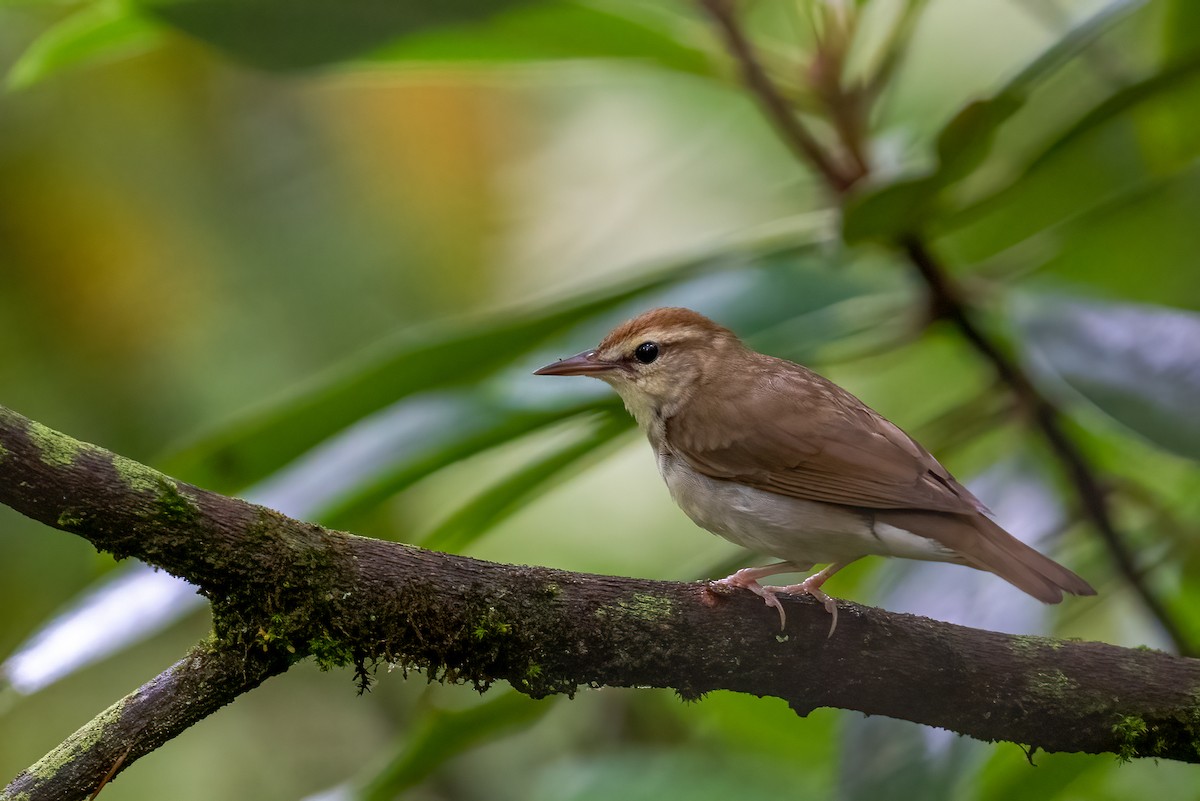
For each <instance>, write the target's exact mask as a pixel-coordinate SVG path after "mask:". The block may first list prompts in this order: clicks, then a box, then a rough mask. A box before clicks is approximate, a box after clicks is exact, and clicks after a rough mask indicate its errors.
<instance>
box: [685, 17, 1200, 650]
mask: <svg viewBox="0 0 1200 801" xmlns="http://www.w3.org/2000/svg"><path fill="white" fill-rule="evenodd" d="M700 5H701V6H702V7H703V8H704V9H705V10H706V11H707V12H708V13H709V15H710V16H711V17H712V18H713V20H714V21H715V22H716V25H717V28H718V30H719V31H720V33H721V36H722V38H723V39H724V40H725V43H726V47H727V48H728V50H729V52H730V54H731V55H732V56H733V57H734V58H735V59H736V60H737V62H738V63H739V64H740V65H741V69H742V77H743V80H744V82H745V84H746V87H747V88H748V89H749V90H750V92H751V93H752V94H753V95H754V96H755V97H756V98H757V99H758V101H759V104H760V105H761V106H762V107H763V109H764V110H765V112H766V114H767V117H768V119H770V120H771V121H772V122H773V123H774V125H775V128H776V131H777V132H778V134H779V136H780V138H781V139H782V140H783V141H784V142H785V143H786V144H787V145H788V147H789V148H790V149H791V150H792V152H793V153H794V154H795V155H796V156H797V157H798V158H800V159H801V160H802V161H806V162H808V163H809V164H810V165H811V166H812V167H813V168H814V169H816V170H817V172H818V173H820V174H821V175H822V176H823V178H824V179H825V182H826V183H827V184H828V185H829V188H830V189H832V190H833V191H834V193H835V194H836V195H838V196H839V197H842V196H844V195H845V194H846V192H847V191H849V189H850V188H851V187H853V185H854V184H855V182H856V181H857V179H858V178H859V177H861V176H859V175H855V176H845V175H843V174H842V172H841V171H840V170H839V169H838V168H837V167H836V166H835V164H834V162H833V160H832V159H831V158H830V156H829V154H828V153H827V152H826V151H825V150H824V149H823V148H822V147H821V145H820V143H819V142H817V141H816V139H815V138H814V137H813V136H812V135H811V134H810V133H809V132H808V131H807V129H805V128H804V126H803V125H802V124H801V123H800V121H799V120H798V119H797V118H796V116H795V113H794V112H793V111H792V109H791V108H790V107H789V106H788V103H787V101H786V100H785V99H784V97H783V95H782V94H781V93H780V92H779V90H778V89H777V88H776V87H775V85H774V84H773V83H772V82H771V79H770V77H769V76H768V75H767V74H766V71H765V70H764V69H763V68H762V66H761V64H759V62H758V60H757V59H756V58H755V56H754V51H753V48H752V46H751V44H750V42H749V40H748V39H747V38H746V35H745V33H744V31H743V30H742V28H741V25H740V24H739V23H738V20H737V17H736V15H735V13H734V11H733V8H732V3H731V2H730V0H700ZM896 244H897V246H898V247H899V248H900V249H901V251H903V253H904V254H905V256H906V257H907V258H908V260H909V261H910V262H911V263H912V265H913V266H914V267H915V268H916V270H917V272H918V273H919V274H920V276H921V279H922V280H923V281H924V283H925V286H926V289H927V291H928V292H929V297H930V307H931V309H932V311H933V313H934V316H935V317H938V318H944V319H946V320H949V321H950V322H951V323H952V324H953V325H954V326H955V327H956V328H957V329H958V331H959V333H961V334H962V335H963V337H964V338H965V339H966V340H967V341H968V342H969V343H970V344H971V346H972V347H974V348H975V350H976V351H978V352H979V354H980V355H981V356H983V357H984V358H985V359H986V360H987V361H988V362H989V363H990V364H991V365H992V367H993V368H994V369H995V371H996V374H997V375H998V376H999V377H1000V380H1001V381H1003V382H1004V383H1005V384H1006V385H1007V386H1008V388H1009V390H1010V391H1011V392H1012V393H1013V395H1014V396H1015V397H1016V398H1017V399H1018V401H1019V402H1020V403H1021V404H1022V405H1023V406H1024V407H1025V408H1026V409H1028V410H1029V412H1030V417H1031V419H1032V421H1033V424H1034V426H1035V427H1036V428H1037V429H1038V431H1040V432H1041V434H1042V436H1043V437H1044V438H1045V440H1046V442H1047V443H1048V444H1049V446H1050V449H1051V451H1052V452H1053V453H1054V455H1055V457H1056V458H1057V459H1058V461H1059V462H1060V463H1061V464H1062V466H1063V469H1064V470H1065V472H1066V474H1067V479H1068V480H1069V481H1070V483H1071V486H1072V487H1073V488H1074V490H1075V494H1076V496H1077V497H1078V499H1079V503H1080V506H1081V507H1082V509H1083V512H1084V514H1085V515H1086V516H1087V518H1088V519H1089V520H1090V521H1091V522H1092V524H1093V525H1094V526H1095V527H1096V530H1097V531H1099V532H1100V538H1101V541H1102V542H1103V543H1104V545H1105V548H1106V549H1107V550H1108V552H1109V556H1110V558H1111V559H1112V561H1113V562H1114V563H1115V564H1116V566H1117V570H1118V571H1119V572H1120V574H1121V575H1122V576H1123V577H1124V578H1125V580H1126V581H1128V582H1129V584H1130V586H1132V587H1133V589H1134V591H1135V592H1136V593H1137V595H1138V597H1139V598H1140V599H1141V600H1142V603H1143V605H1144V606H1145V607H1146V610H1147V611H1148V612H1149V613H1150V615H1151V616H1152V617H1154V619H1155V620H1156V621H1157V622H1158V624H1159V626H1161V628H1162V630H1163V632H1164V633H1165V634H1166V636H1167V638H1168V639H1170V640H1171V643H1172V645H1173V646H1174V647H1175V649H1176V650H1177V651H1178V652H1179V653H1180V654H1184V655H1187V656H1197V655H1200V649H1198V648H1197V647H1196V645H1195V644H1193V643H1192V642H1191V641H1190V639H1189V638H1188V636H1187V635H1186V634H1185V633H1184V629H1183V626H1182V625H1180V623H1179V621H1177V620H1176V619H1175V617H1174V616H1173V615H1172V614H1171V612H1170V610H1168V609H1167V607H1166V605H1165V604H1163V602H1162V601H1161V600H1160V599H1159V598H1158V597H1157V596H1156V595H1155V594H1154V592H1153V591H1152V590H1151V589H1150V586H1149V584H1148V583H1147V582H1146V578H1145V576H1144V575H1143V573H1142V571H1141V570H1140V569H1139V568H1138V566H1137V560H1136V559H1135V558H1134V556H1133V554H1132V552H1131V551H1130V550H1129V546H1127V545H1126V544H1125V541H1124V539H1123V537H1122V536H1121V534H1120V532H1119V531H1118V530H1117V527H1116V525H1115V524H1114V523H1113V519H1112V515H1111V514H1110V512H1109V509H1108V502H1107V499H1106V498H1105V493H1104V492H1103V490H1102V489H1101V487H1100V482H1099V481H1098V480H1097V478H1096V475H1095V471H1094V469H1093V468H1092V466H1091V465H1090V464H1089V463H1088V460H1087V459H1086V458H1085V457H1084V455H1083V453H1082V452H1081V451H1080V450H1079V448H1078V447H1077V446H1076V445H1075V443H1074V442H1073V441H1072V440H1071V438H1070V437H1069V436H1068V435H1067V433H1066V432H1065V431H1064V430H1063V428H1062V425H1061V423H1060V422H1059V421H1060V414H1059V412H1058V410H1057V409H1056V408H1055V406H1054V405H1053V404H1052V403H1050V402H1049V401H1048V400H1046V399H1045V398H1044V397H1042V395H1041V393H1039V392H1038V391H1037V389H1036V388H1035V387H1034V385H1033V382H1031V381H1030V380H1029V378H1028V377H1027V376H1026V375H1025V373H1024V371H1023V370H1022V369H1021V368H1020V366H1018V365H1017V364H1016V362H1013V361H1010V360H1009V359H1008V357H1007V356H1005V355H1004V352H1003V351H1002V350H1001V348H1000V347H999V346H998V345H997V344H996V343H995V342H993V341H992V340H991V339H989V338H988V337H987V336H986V335H985V334H984V333H983V331H982V330H981V329H980V328H979V327H978V326H976V325H975V323H974V321H973V319H972V312H971V308H970V304H969V303H968V301H967V300H966V298H965V297H964V295H963V292H962V290H961V289H960V288H959V286H958V284H957V283H956V282H955V281H954V279H953V278H952V277H951V276H950V274H949V272H948V271H947V270H946V269H945V268H943V267H942V266H941V265H940V264H939V263H938V261H937V259H936V258H935V257H934V255H933V254H932V252H931V251H930V250H929V247H928V245H927V244H926V242H925V240H924V239H923V238H922V237H921V236H919V235H918V234H916V233H910V234H908V235H905V236H903V237H900V238H899V239H898V241H897V242H896Z"/></svg>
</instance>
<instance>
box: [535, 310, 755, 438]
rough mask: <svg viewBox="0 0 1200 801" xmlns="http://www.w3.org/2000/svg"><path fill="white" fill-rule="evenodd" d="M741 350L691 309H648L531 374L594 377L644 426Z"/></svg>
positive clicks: (734, 339) (668, 412) (685, 397)
mask: <svg viewBox="0 0 1200 801" xmlns="http://www.w3.org/2000/svg"><path fill="white" fill-rule="evenodd" d="M742 349H743V348H742V344H741V343H740V342H739V341H738V338H737V337H736V336H735V335H734V333H733V332H732V331H730V330H729V329H727V328H723V327H721V326H719V325H717V324H716V323H714V322H713V321H712V320H710V319H708V318H707V317H705V316H704V315H702V314H698V313H697V312H694V311H692V310H691V309H682V308H662V309H651V310H650V311H648V312H645V313H643V314H641V315H639V316H637V317H635V318H633V319H632V320H629V321H628V322H625V323H622V324H621V325H619V326H617V327H616V328H614V329H613V330H612V331H610V332H609V333H608V336H606V337H604V339H603V340H602V341H601V342H600V344H599V345H598V346H597V347H596V348H594V349H593V350H586V351H584V352H583V353H580V354H577V355H575V356H572V357H570V358H569V359H563V360H561V361H557V362H554V363H553V364H548V365H546V366H545V367H543V368H542V369H540V370H537V371H536V372H535V373H534V374H535V375H586V376H591V377H593V378H599V379H600V380H601V381H605V382H607V383H608V384H610V385H611V386H612V387H613V389H615V390H616V391H617V392H618V394H620V396H621V398H622V400H624V401H625V406H626V407H627V408H628V409H629V411H630V412H631V413H632V414H633V416H634V417H635V418H637V421H638V423H639V424H640V425H641V426H642V427H643V428H647V427H648V426H649V425H650V424H651V423H652V422H653V420H654V419H655V418H657V419H658V420H661V419H663V418H664V417H670V416H671V415H672V414H673V413H674V412H675V411H677V410H678V409H679V407H681V406H682V405H683V404H685V403H687V401H688V399H689V398H691V397H692V395H693V394H694V393H695V392H696V391H697V390H698V389H699V388H700V387H702V386H703V385H704V384H705V383H706V382H708V381H710V380H712V379H713V377H714V376H717V375H719V374H720V373H721V372H722V369H723V367H725V366H727V365H728V364H729V363H730V360H732V359H736V358H737V355H738V353H739V352H740V351H741V350H742Z"/></svg>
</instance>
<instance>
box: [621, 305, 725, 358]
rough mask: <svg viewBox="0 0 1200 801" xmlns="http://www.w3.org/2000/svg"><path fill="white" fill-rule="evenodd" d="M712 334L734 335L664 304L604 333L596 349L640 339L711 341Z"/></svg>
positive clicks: (683, 309) (699, 315) (717, 337)
mask: <svg viewBox="0 0 1200 801" xmlns="http://www.w3.org/2000/svg"><path fill="white" fill-rule="evenodd" d="M714 338H716V339H725V338H729V339H734V340H736V339H737V337H736V335H735V334H734V333H733V332H732V331H730V330H729V329H728V328H725V327H723V326H720V325H717V324H716V323H714V322H713V321H712V320H710V319H708V318H707V317H705V316H704V315H703V314H700V313H699V312H694V311H692V310H691V309H685V308H682V307H680V306H666V307H663V308H659V309H651V310H650V311H647V312H643V313H642V314H639V315H638V316H637V317H634V318H633V319H632V320H629V321H627V322H624V323H622V324H621V325H619V326H617V327H616V328H614V329H613V330H612V331H610V332H609V334H608V336H606V337H604V340H603V341H602V342H601V343H600V347H599V348H598V350H599V351H600V352H601V353H606V352H609V351H611V350H614V349H621V348H622V347H623V346H626V345H629V344H631V343H633V344H636V343H637V342H643V341H650V342H664V341H669V342H671V343H674V344H678V343H682V342H687V341H689V340H695V341H698V342H710V341H712V340H713V339H714Z"/></svg>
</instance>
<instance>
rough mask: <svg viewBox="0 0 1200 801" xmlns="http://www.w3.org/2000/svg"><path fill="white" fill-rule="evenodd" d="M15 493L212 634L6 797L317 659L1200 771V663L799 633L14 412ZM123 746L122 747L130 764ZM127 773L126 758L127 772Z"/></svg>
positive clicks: (731, 595) (7, 467) (130, 749)
mask: <svg viewBox="0 0 1200 801" xmlns="http://www.w3.org/2000/svg"><path fill="white" fill-rule="evenodd" d="M0 502H3V503H5V504H7V505H9V506H11V507H12V508H13V509H16V510H17V511H19V512H21V513H23V514H25V515H27V516H29V517H31V518H33V519H35V520H39V521H41V522H43V523H46V524H47V525H49V526H52V527H54V528H58V529H62V530H64V531H69V532H71V533H73V534H76V535H78V536H81V537H84V538H86V539H87V540H89V541H90V542H91V543H93V544H94V545H95V546H96V547H97V548H99V549H101V550H104V551H108V552H110V553H113V554H115V555H117V556H118V557H130V556H132V557H136V558H139V559H142V560H144V561H146V562H148V563H150V564H152V565H155V566H156V567H159V568H162V569H164V570H167V571H168V572H170V573H172V574H174V575H176V576H179V577H181V578H184V579H186V580H188V581H190V582H192V583H193V584H195V585H196V586H197V587H198V588H199V590H200V592H201V593H202V594H204V595H205V596H206V597H208V598H209V600H210V602H211V603H212V606H213V617H214V629H215V632H214V639H213V641H212V642H209V643H203V644H201V645H199V646H197V648H196V650H195V651H193V653H192V654H190V655H189V656H188V657H187V658H185V659H184V660H183V661H181V662H180V663H178V664H176V665H174V666H173V667H171V668H170V669H169V670H167V671H166V672H165V673H163V674H162V675H161V676H159V677H158V678H157V679H155V680H154V681H152V682H151V683H150V684H147V685H146V686H145V687H143V688H141V689H140V690H138V691H137V692H135V693H133V694H132V695H131V696H129V697H128V698H126V699H125V700H124V701H122V702H119V703H118V704H117V705H115V706H114V707H112V708H110V709H109V710H108V711H107V712H105V713H102V714H101V715H100V716H99V717H98V718H96V719H95V720H94V721H92V723H90V724H88V725H87V726H85V727H84V729H81V730H80V732H79V733H77V734H76V735H74V736H73V737H72V738H71V739H69V740H68V741H67V742H65V743H64V744H63V745H62V746H60V747H59V748H58V749H56V750H55V752H53V753H52V754H51V755H49V756H48V757H47V758H46V759H43V760H42V761H41V762H39V763H38V764H37V765H35V766H33V767H32V768H30V769H28V770H27V771H25V772H23V773H22V774H21V775H20V776H18V777H17V778H16V779H15V780H14V781H13V783H12V784H10V785H9V787H8V788H7V789H6V790H5V792H4V794H3V795H0V799H10V798H11V799H15V798H23V799H29V800H30V801H32V799H43V798H44V799H75V798H81V797H84V796H85V795H86V793H87V792H88V791H90V790H91V789H95V788H96V787H97V786H99V785H100V784H101V783H102V782H103V781H104V780H105V777H106V776H107V775H108V774H109V773H110V772H113V773H115V772H119V770H122V769H124V768H126V767H128V766H129V765H130V764H132V763H133V762H134V761H135V760H136V759H137V757H139V756H141V755H143V754H145V753H148V752H149V751H151V750H153V749H154V748H156V747H158V746H159V745H161V744H162V743H164V742H166V741H167V740H169V739H170V738H171V737H173V736H175V735H176V734H178V733H179V732H181V731H183V730H184V729H185V728H187V726H189V725H191V724H192V723H195V722H196V721H197V720H200V719H202V718H203V717H205V716H206V715H208V714H211V713H212V712H213V711H215V710H216V709H218V708H219V707H220V706H222V705H223V704H225V703H228V702H229V701H230V700H232V699H233V698H234V697H236V696H237V695H238V694H240V693H242V692H246V691H248V690H250V689H252V688H253V687H254V686H257V684H258V683H260V682H261V681H262V680H264V679H265V678H267V677H268V676H270V675H273V674H275V673H278V672H281V671H283V670H286V668H287V667H288V665H290V664H291V663H293V662H295V661H296V660H299V659H302V658H305V657H308V656H312V657H314V658H316V659H317V660H318V662H319V663H321V664H322V665H323V666H326V667H330V666H337V665H353V666H355V669H356V671H357V672H358V676H359V678H360V681H363V682H365V681H367V680H368V677H369V675H370V673H371V671H372V670H373V668H374V666H376V665H378V664H380V663H383V664H388V665H392V664H395V665H400V666H403V667H404V668H405V669H419V670H423V671H426V672H427V673H428V674H429V675H430V676H431V677H435V678H437V679H439V680H443V681H447V680H448V681H454V682H470V683H471V684H473V685H474V686H475V687H477V688H478V689H480V690H481V691H482V690H484V689H486V688H487V687H488V686H489V685H490V684H491V683H492V682H494V681H497V680H504V681H507V682H509V683H510V684H511V685H512V686H513V687H514V688H516V689H517V690H519V691H521V692H523V693H526V694H528V695H530V696H532V697H535V698H541V697H544V696H547V695H550V694H553V693H566V694H568V695H570V694H573V693H574V692H575V690H576V689H577V688H578V687H580V686H592V687H599V686H618V687H669V688H673V689H675V690H676V691H677V692H678V693H679V695H680V696H681V697H683V698H686V699H693V698H698V697H700V696H701V695H703V694H704V693H706V692H709V691H710V690H719V689H723V690H733V691H735V692H744V693H750V694H753V695H757V696H775V697H778V698H782V699H784V700H785V701H787V702H788V704H790V705H791V707H792V708H793V709H795V710H796V712H797V713H798V714H801V715H804V714H807V713H808V712H809V711H811V710H813V709H815V708H817V707H822V706H830V707H841V708H843V709H853V710H857V711H860V712H864V713H867V714H872V715H888V716H890V717H896V718H902V719H905V720H910V721H914V722H917V723H924V724H927V725H931V726H940V727H943V728H946V729H950V730H951V731H955V732H959V733H961V734H965V735H968V736H971V737H974V738H977V739H982V740H989V741H994V740H1010V741H1013V742H1016V743H1020V744H1024V745H1029V746H1033V747H1036V748H1040V749H1042V750H1046V751H1084V752H1089V753H1102V752H1113V753H1117V754H1119V755H1121V756H1123V757H1130V756H1154V757H1158V758H1165V759H1176V760H1183V761H1187V762H1200V660H1195V659H1187V658H1182V657H1175V656H1171V655H1169V654H1165V653H1162V652H1158V651H1150V650H1139V649H1126V648H1118V647H1115V646H1112V645H1106V644H1103V643H1095V642H1072V641H1060V640H1053V639H1048V638H1041V637H1014V636H1010V635H1005V634H999V633H996V632H990V631H981V630H978V629H971V628H966V627H963V626H956V625H952V624H949V623H942V622H937V621H933V620H929V619H927V618H921V617H916V616H913V615H902V614H894V613H891V612H886V611H883V610H879V609H872V608H869V607H863V606H859V605H857V604H852V603H846V602H839V606H840V608H841V614H840V620H839V624H838V629H837V633H836V634H835V635H834V636H833V637H830V638H827V637H826V632H827V631H828V627H829V616H828V614H827V613H826V612H825V611H824V609H823V608H822V607H821V606H820V605H819V604H818V603H816V602H814V601H812V600H811V599H808V598H788V599H784V602H785V604H786V605H787V619H788V627H787V630H786V631H784V632H780V630H779V619H778V616H777V615H776V614H775V611H774V610H771V609H767V608H765V607H764V606H763V604H762V601H761V599H759V598H758V597H757V596H755V595H753V594H751V593H748V592H740V591H732V592H718V591H716V590H714V589H713V588H711V587H710V585H708V584H706V583H690V584H689V583H680V582H661V581H647V580H641V579H629V578H615V577H610V576H596V575H586V574H580V573H570V572H566V571H560V570H551V569H548V568H543V567H524V566H513V565H501V564H495V563H491V562H483V561H480V560H476V559H470V558H467V557H462V556H455V555H449V554H442V553H436V552H433V551H427V550H423V549H421V548H415V547H411V546H407V545H402V544H399V543H394V542H385V541H381V540H374V539H368V538H364V537H357V536H354V535H352V534H347V533H344V532H338V531H331V530H327V529H324V528H322V527H320V526H317V525H313V524H311V523H303V522H300V521H296V520H292V519H290V518H288V517H285V516H283V515H281V514H279V513H278V512H275V511H272V510H270V509H266V508H264V507H261V506H257V505H254V504H250V503H246V502H245V501H241V500H237V499H234V498H228V497H225V496H221V495H217V494H215V493H212V492H208V491H206V490H203V489H200V488H198V487H194V486H191V485H188V484H185V483H182V482H179V481H176V480H174V479H171V478H169V477H167V476H165V475H163V474H161V473H158V472H157V471H154V470H152V469H150V468H148V467H145V466H143V465H140V464H138V463H136V462H133V461H131V460H129V459H126V458H125V457H122V456H118V455H115V454H112V453H110V452H108V451H105V450H103V449H101V448H98V447H95V446H92V445H87V444H84V443H81V442H78V441H76V440H73V439H71V438H70V437H67V436H65V435H63V434H60V433H58V432H56V431H53V430H51V429H49V428H47V427H45V426H43V425H41V424H39V423H35V422H32V421H30V420H27V419H26V418H24V417H22V416H20V415H18V414H16V413H15V412H12V411H10V410H8V409H5V408H3V407H0ZM118 758H119V759H118ZM114 766H115V767H116V771H114V770H113V768H114Z"/></svg>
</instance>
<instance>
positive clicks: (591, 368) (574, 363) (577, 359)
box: [533, 350, 617, 375]
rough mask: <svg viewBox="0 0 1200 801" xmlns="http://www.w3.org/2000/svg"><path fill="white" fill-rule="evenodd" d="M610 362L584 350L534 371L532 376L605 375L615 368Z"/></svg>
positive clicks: (593, 352) (594, 352)
mask: <svg viewBox="0 0 1200 801" xmlns="http://www.w3.org/2000/svg"><path fill="white" fill-rule="evenodd" d="M616 367H617V365H615V364H613V363H612V362H605V361H601V360H600V358H599V357H598V356H597V355H596V351H594V350H585V351H584V352H583V353H577V354H576V355H574V356H572V357H570V358H569V359H560V360H559V361H556V362H554V363H553V364H547V365H546V366H545V367H543V368H542V369H540V370H534V371H533V374H534V375H597V374H599V373H607V372H608V371H609V370H612V369H614V368H616Z"/></svg>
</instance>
